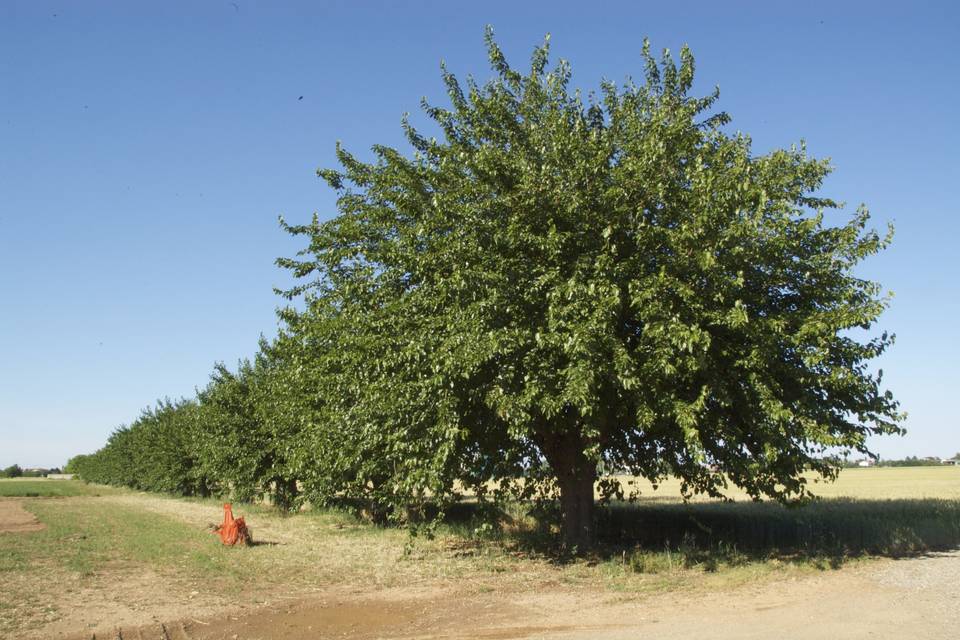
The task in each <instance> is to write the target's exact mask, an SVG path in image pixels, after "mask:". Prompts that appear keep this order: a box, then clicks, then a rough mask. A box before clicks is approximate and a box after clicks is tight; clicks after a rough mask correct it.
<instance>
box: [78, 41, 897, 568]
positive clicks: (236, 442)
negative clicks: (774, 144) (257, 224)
mask: <svg viewBox="0 0 960 640" xmlns="http://www.w3.org/2000/svg"><path fill="white" fill-rule="evenodd" d="M486 44H487V52H488V55H489V59H490V63H491V66H492V69H493V71H494V76H493V78H492V79H491V80H489V81H488V82H486V83H484V84H479V83H477V82H476V81H474V80H473V79H472V78H468V79H467V80H466V81H465V82H461V81H460V80H458V79H457V78H456V77H455V76H454V75H453V74H452V73H450V72H449V71H448V70H447V69H446V68H445V67H444V68H443V69H442V77H443V80H444V83H445V85H446V88H447V97H448V99H449V104H448V105H447V106H435V105H433V104H431V103H428V102H426V101H424V103H423V110H424V113H425V115H426V116H427V124H426V126H427V128H428V129H429V130H430V131H433V132H435V135H429V134H428V133H426V132H425V131H427V129H423V128H421V129H418V128H417V127H415V126H414V125H413V124H412V123H411V121H410V120H409V119H408V118H406V117H405V118H404V119H403V121H402V127H403V131H404V132H405V133H406V139H407V141H408V142H409V145H410V150H409V151H407V152H403V151H400V150H397V149H393V148H390V147H386V146H375V147H374V148H373V157H372V158H370V159H369V160H363V159H361V158H359V157H358V156H356V155H353V154H351V153H350V152H348V151H347V150H346V149H345V148H343V147H342V146H340V145H338V146H337V157H338V159H339V163H340V166H339V167H338V168H336V169H323V170H320V171H319V172H318V174H319V175H320V176H321V177H322V178H323V179H325V180H326V182H327V183H328V184H329V185H330V186H331V187H332V188H333V189H334V190H335V191H336V192H337V194H338V199H337V208H338V212H337V215H335V216H334V217H332V218H330V219H328V220H326V221H323V222H321V221H320V220H319V218H318V217H317V216H314V218H313V220H312V222H310V223H309V224H304V225H287V224H286V223H282V224H283V226H284V228H285V229H286V230H287V231H289V232H290V233H292V234H294V235H295V236H297V237H299V238H302V239H303V240H304V244H305V246H304V248H303V250H302V251H301V252H300V253H299V254H298V255H297V256H295V257H292V258H282V259H280V260H278V264H279V265H280V266H281V267H284V268H287V269H290V270H291V271H292V273H293V274H294V275H295V276H296V277H297V278H298V281H297V285H296V286H295V287H293V288H291V289H290V290H288V291H285V292H283V293H284V294H285V295H286V296H287V297H288V298H290V299H299V300H301V301H302V304H299V305H293V306H291V307H289V308H286V309H283V310H282V311H281V318H282V320H283V328H282V330H281V332H280V334H279V335H278V336H277V337H276V338H275V339H274V340H271V341H267V340H261V343H260V349H259V352H258V354H257V355H256V357H254V358H253V360H251V361H244V362H241V363H240V364H239V365H238V367H237V370H236V371H231V370H228V369H227V368H225V367H222V366H218V367H217V368H216V370H215V372H214V374H213V376H212V378H211V381H210V384H209V385H208V386H207V387H206V388H205V389H203V390H201V391H199V392H198V394H197V397H196V399H193V400H184V401H178V402H163V403H160V404H159V405H158V407H157V408H156V409H151V410H147V411H146V412H145V413H144V414H143V415H142V416H141V417H140V418H139V419H138V420H136V421H135V422H134V423H132V424H131V425H130V426H126V427H121V428H119V429H118V430H117V431H115V432H114V434H113V435H112V436H111V437H110V440H109V441H108V443H107V445H106V446H105V447H104V448H103V449H101V450H100V451H98V452H97V453H95V454H93V455H89V456H78V457H77V458H74V459H73V460H71V462H70V464H69V465H68V467H69V468H71V469H76V470H78V471H79V473H80V474H81V476H83V477H85V478H86V479H89V480H97V481H105V482H111V483H115V484H126V485H129V486H134V487H138V488H142V489H151V490H161V491H174V492H180V493H190V494H209V493H219V494H229V495H231V496H233V497H234V498H239V499H256V498H258V497H259V496H264V495H269V496H271V497H272V499H273V500H274V502H276V503H277V504H279V505H281V506H283V507H286V508H291V507H296V506H297V505H298V504H300V503H302V502H304V501H309V502H310V503H311V504H314V505H317V504H331V503H338V504H344V503H346V504H351V505H354V506H356V507H358V509H360V510H362V511H365V512H366V513H367V514H368V515H370V516H371V517H372V518H374V519H376V520H378V521H385V520H394V521H398V522H406V523H416V522H419V521H421V520H422V519H423V518H424V517H426V515H427V511H431V512H434V513H436V512H437V511H439V512H442V511H443V509H444V508H446V507H447V506H449V505H450V504H451V503H453V502H455V501H457V500H459V499H461V498H463V497H464V496H465V495H467V494H470V495H473V496H475V497H476V499H477V500H478V501H479V502H480V503H481V505H487V504H490V503H491V502H496V501H499V500H504V499H531V498H536V499H553V498H557V497H559V505H560V512H561V514H562V530H563V534H564V540H565V542H566V544H567V545H568V546H569V547H571V548H573V547H575V548H577V549H581V550H583V549H586V548H588V547H590V546H591V545H592V544H593V543H594V539H595V531H594V504H595V492H598V493H599V495H600V497H601V499H609V498H613V497H633V496H634V495H635V491H633V487H632V486H631V485H630V484H629V482H628V481H626V480H621V478H626V477H630V476H640V477H643V478H647V479H649V480H651V481H653V482H654V483H657V482H659V481H661V480H662V479H664V478H666V477H668V476H677V477H679V478H680V479H681V480H682V488H683V491H684V493H685V495H692V494H694V493H705V494H708V495H711V496H715V497H722V496H724V494H725V491H726V490H727V489H728V487H729V483H732V484H733V485H736V486H738V487H742V488H743V489H745V490H746V491H747V492H748V493H749V494H750V495H751V496H753V497H754V498H756V499H761V498H763V497H771V498H774V499H777V500H781V501H793V500H804V499H805V498H807V497H809V496H810V488H809V486H808V484H807V477H808V476H806V475H804V474H805V473H806V472H809V471H814V472H819V474H821V475H822V476H825V477H827V478H833V477H834V476H835V475H836V473H837V470H838V465H837V463H836V461H835V460H836V457H835V456H834V455H833V453H835V452H837V451H858V452H860V453H863V454H869V451H868V447H867V437H868V436H870V435H872V434H883V433H897V432H899V431H900V427H899V426H898V425H899V422H900V420H901V417H902V416H901V414H900V413H899V410H898V405H897V402H896V401H895V400H894V398H893V397H892V395H891V394H890V393H889V392H888V391H886V390H885V389H884V388H883V387H882V379H881V373H880V372H875V371H874V367H873V366H872V363H873V361H874V359H875V358H876V357H877V356H879V355H880V354H881V353H883V352H884V350H885V349H886V348H887V347H888V346H890V344H891V343H892V340H893V339H892V336H889V335H887V334H886V333H883V332H880V331H879V330H877V329H876V327H875V323H876V321H877V319H878V317H879V315H880V314H881V313H882V311H883V310H884V308H885V307H886V304H887V297H886V296H885V294H884V293H883V291H882V289H881V287H880V285H878V284H877V283H874V282H871V281H869V280H866V279H863V278H862V277H860V276H859V275H858V268H859V266H860V265H861V263H862V261H863V260H864V259H866V258H868V257H869V256H871V255H873V254H875V253H877V252H878V251H880V250H881V249H883V248H884V247H885V246H886V245H887V243H889V241H890V239H891V232H890V231H888V232H887V233H886V234H885V235H880V234H878V233H877V232H876V231H874V230H873V229H871V228H870V227H869V226H868V222H869V214H868V212H867V210H866V209H865V208H864V207H861V208H859V209H857V210H856V212H855V213H853V214H852V215H847V216H844V214H843V213H842V211H841V210H842V206H841V205H840V204H839V203H837V202H835V201H833V200H831V199H830V198H828V197H825V196H823V195H821V194H820V193H819V192H820V189H821V186H822V183H823V180H824V178H825V177H826V176H827V175H828V173H829V172H830V165H829V163H828V162H827V161H825V160H821V159H817V158H813V157H811V156H810V155H808V154H807V152H806V150H805V148H804V147H803V145H802V144H801V145H799V146H795V147H791V148H789V149H780V150H775V151H772V152H768V153H763V154H756V153H754V152H753V150H752V148H751V141H750V138H749V137H748V136H746V135H744V134H741V133H733V132H731V131H730V130H729V123H730V118H729V117H728V116H727V115H726V114H725V113H723V112H721V111H716V110H715V105H716V102H717V100H718V92H717V91H714V92H712V93H710V94H708V95H706V96H696V95H693V93H692V87H693V82H694V60H693V56H692V55H691V53H690V52H689V51H688V50H687V49H686V48H684V49H683V50H682V51H681V52H680V54H679V60H678V61H677V60H675V59H674V58H673V57H672V56H671V55H670V54H669V53H668V52H666V51H664V53H663V55H662V56H661V57H660V58H659V59H657V58H655V57H654V56H653V55H652V54H651V52H650V47H649V44H647V43H646V42H645V43H644V45H643V49H642V62H643V65H644V74H643V82H641V83H639V84H638V83H635V82H634V81H632V80H627V81H626V82H624V83H620V84H617V83H614V82H610V81H604V82H603V83H601V85H600V86H599V88H598V89H597V91H596V92H595V93H589V94H586V95H584V94H582V93H580V92H579V91H576V90H573V89H572V88H571V77H572V76H571V69H570V66H569V65H568V64H567V63H566V62H565V61H563V60H560V61H559V62H557V63H556V64H553V65H552V66H551V63H550V55H549V42H548V41H545V42H544V43H543V45H542V46H539V47H537V48H535V49H534V52H533V55H532V57H531V60H530V64H529V67H528V68H527V69H526V70H525V71H522V72H521V71H518V70H517V69H515V68H514V67H511V66H510V65H509V64H508V63H507V61H506V59H505V57H504V55H503V52H502V51H501V49H500V47H499V46H498V45H497V43H496V41H495V40H494V38H493V34H492V32H491V31H488V33H487V38H486ZM841 218H843V222H842V223H841V224H839V225H834V224H831V222H830V221H831V220H837V219H841Z"/></svg>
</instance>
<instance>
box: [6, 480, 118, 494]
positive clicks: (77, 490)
mask: <svg viewBox="0 0 960 640" xmlns="http://www.w3.org/2000/svg"><path fill="white" fill-rule="evenodd" d="M120 491H123V490H122V489H116V488H114V487H107V486H104V485H99V484H87V483H85V482H82V481H80V480H49V479H46V478H4V479H0V497H4V498H38V497H39V498H63V497H70V496H102V495H112V494H115V493H118V492H120Z"/></svg>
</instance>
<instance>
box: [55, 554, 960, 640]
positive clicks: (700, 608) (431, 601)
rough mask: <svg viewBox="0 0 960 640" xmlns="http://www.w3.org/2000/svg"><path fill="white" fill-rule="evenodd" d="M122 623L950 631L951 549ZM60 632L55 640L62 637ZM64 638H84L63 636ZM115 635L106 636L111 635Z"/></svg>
mask: <svg viewBox="0 0 960 640" xmlns="http://www.w3.org/2000/svg"><path fill="white" fill-rule="evenodd" d="M163 624H164V626H163V628H161V627H160V624H159V623H157V624H152V625H147V626H145V627H141V628H139V629H137V628H127V629H125V630H124V633H123V637H124V638H139V637H142V638H153V637H163V633H164V630H165V632H166V633H167V635H168V637H169V638H171V640H181V639H182V640H227V639H231V640H293V639H301V638H350V639H353V640H360V639H364V640H368V639H373V638H406V639H413V638H463V639H467V638H489V639H507V638H558V639H566V640H587V639H591V640H592V639H597V640H626V639H628V638H629V639H631V640H632V639H635V638H639V637H642V638H662V639H680V638H696V637H706V638H711V639H712V640H716V639H728V638H729V639H733V638H738V639H740V638H748V639H749V638H757V639H759V638H764V639H766V638H770V637H780V638H810V639H819V638H822V639H824V640H826V639H831V640H833V639H837V638H843V639H848V638H851V639H852V638H874V639H876V638H881V639H883V638H889V639H894V638H896V639H900V638H910V637H913V638H955V637H956V633H957V631H956V630H957V628H958V627H960V553H952V554H939V555H931V556H927V557H924V558H919V559H911V560H900V561H890V562H885V563H882V564H880V565H879V566H878V565H876V564H873V565H870V566H868V567H863V568H859V569H850V570H844V571H840V572H829V573H825V574H823V575H820V576H816V577H813V578H808V579H800V580H794V581H789V582H765V583H764V584H762V585H759V586H748V587H744V588H740V589H737V590H735V591H732V592H729V593H717V594H708V595H703V594H688V593H684V592H678V593H672V594H663V595H656V596H642V595H639V596H638V595H634V594H630V595H622V596H619V595H616V594H610V593H607V594H595V593H593V594H584V593H583V592H578V591H573V590H565V589H562V588H556V589H551V590H544V591H540V592H538V593H527V594H516V593H512V594H505V593H503V594H501V593H491V594H481V595H479V596H478V595H476V594H473V595H471V597H470V598H469V599H461V598H459V597H458V594H456V593H451V592H446V593H444V592H429V591H427V592H421V593H418V594H411V593H410V592H409V591H406V590H400V589H396V590H391V591H384V592H380V593H378V594H376V595H364V594H355V595H352V596H351V595H350V594H337V595H333V594H329V595H318V596H317V597H312V598H308V599H301V600H297V601H291V602H289V603H287V604H284V605H276V604H275V605H272V606H269V607H262V608H260V609H257V610H253V611H247V612H244V613H240V614H234V615H231V616H224V617H220V618H216V617H214V618H206V619H199V618H197V619H186V620H179V621H178V620H173V621H168V622H165V623H163ZM61 637H63V636H61ZM68 637H69V638H70V639H71V640H89V638H90V636H89V632H87V633H86V634H85V635H70V636H68ZM110 637H113V636H110Z"/></svg>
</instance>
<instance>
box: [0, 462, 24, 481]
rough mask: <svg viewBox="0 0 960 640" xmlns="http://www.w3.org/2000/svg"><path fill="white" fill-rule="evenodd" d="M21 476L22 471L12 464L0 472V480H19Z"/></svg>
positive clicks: (18, 466)
mask: <svg viewBox="0 0 960 640" xmlns="http://www.w3.org/2000/svg"><path fill="white" fill-rule="evenodd" d="M22 475H23V469H21V468H20V465H18V464H12V465H10V466H9V467H7V468H6V469H3V470H0V478H19V477H20V476H22Z"/></svg>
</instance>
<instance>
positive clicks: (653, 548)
mask: <svg viewBox="0 0 960 640" xmlns="http://www.w3.org/2000/svg"><path fill="white" fill-rule="evenodd" d="M460 507H461V508H458V509H456V510H454V512H452V513H451V514H450V520H449V521H450V522H451V524H454V527H455V528H459V529H460V530H461V531H464V530H466V529H467V528H468V527H470V526H474V525H473V524H470V525H467V523H468V522H471V523H476V522H478V521H479V520H478V519H477V516H478V514H477V513H476V512H475V511H474V512H473V513H472V514H471V509H470V507H469V505H460ZM519 520H520V519H518V518H517V517H516V515H515V514H514V517H512V518H511V517H509V516H507V515H506V514H504V515H503V521H504V522H508V523H510V524H508V525H507V526H506V527H505V528H504V530H505V533H504V534H503V539H504V541H509V542H513V543H515V544H518V545H519V546H520V547H521V548H524V549H527V550H529V551H531V552H537V553H545V554H547V555H551V556H556V557H562V556H564V555H565V553H564V550H563V549H561V548H559V547H558V537H557V535H556V531H557V514H556V513H555V511H554V510H551V509H550V508H547V509H540V510H532V511H530V512H529V514H528V515H527V517H526V518H523V520H525V521H526V525H525V526H524V525H519V526H518V525H517V524H516V523H517V522H518V521H519ZM456 523H459V524H456ZM597 534H598V536H597V537H598V540H599V542H600V549H599V554H600V555H601V556H606V557H612V556H617V557H622V558H623V560H624V562H627V561H631V562H639V563H640V564H643V563H644V562H647V563H656V562H663V561H666V562H670V563H674V562H680V563H683V564H685V565H688V566H689V565H692V564H695V565H702V566H703V567H704V568H706V569H708V570H709V569H710V568H711V566H713V565H719V564H731V565H735V564H742V563H746V562H749V561H755V560H766V559H772V558H778V559H782V560H790V561H814V562H815V563H820V564H823V565H825V566H839V564H841V563H842V562H843V561H844V560H845V559H848V558H852V557H857V556H862V555H874V556H886V557H908V556H917V555H922V554H925V553H928V552H931V551H944V550H949V549H955V548H957V547H958V546H960V501H957V500H941V499H911V500H854V499H823V500H817V501H814V502H811V503H808V504H803V505H797V506H783V505H780V504H777V503H769V502H762V503H753V502H750V503H744V502H736V503H689V504H682V503H663V502H653V501H650V502H644V501H640V502H636V503H613V504H608V505H605V506H602V507H600V508H598V510H597ZM655 556H656V557H655ZM636 568H637V569H638V570H644V568H643V567H642V566H639V567H636Z"/></svg>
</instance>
